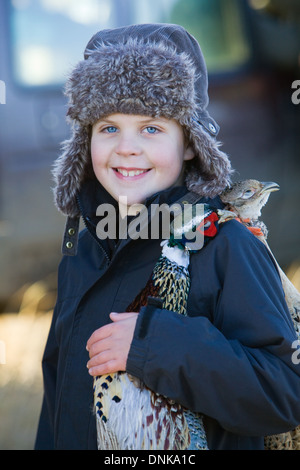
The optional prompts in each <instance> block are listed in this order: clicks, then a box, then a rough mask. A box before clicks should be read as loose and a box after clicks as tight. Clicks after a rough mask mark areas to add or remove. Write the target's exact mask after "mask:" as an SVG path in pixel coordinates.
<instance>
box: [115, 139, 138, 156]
mask: <svg viewBox="0 0 300 470" xmlns="http://www.w3.org/2000/svg"><path fill="white" fill-rule="evenodd" d="M115 152H116V153H117V154H118V155H122V156H125V157H127V156H130V155H139V154H140V153H141V147H140V145H139V142H138V138H137V136H135V135H132V134H130V133H128V134H127V133H124V134H123V133H121V134H120V136H119V139H118V142H117V144H116V147H115Z"/></svg>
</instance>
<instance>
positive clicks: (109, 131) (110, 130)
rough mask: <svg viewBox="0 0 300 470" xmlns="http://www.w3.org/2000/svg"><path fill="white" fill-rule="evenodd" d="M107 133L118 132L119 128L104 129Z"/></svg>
mask: <svg viewBox="0 0 300 470" xmlns="http://www.w3.org/2000/svg"><path fill="white" fill-rule="evenodd" d="M104 131H105V132H108V133H109V134H112V133H114V132H116V131H117V128H116V127H115V126H109V127H106V128H105V129H104Z"/></svg>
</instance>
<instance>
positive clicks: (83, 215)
mask: <svg viewBox="0 0 300 470" xmlns="http://www.w3.org/2000/svg"><path fill="white" fill-rule="evenodd" d="M76 200H77V204H78V207H79V210H80V213H81V217H82V220H83V223H84V226H85V228H86V229H87V230H88V232H89V233H90V235H91V236H92V237H93V239H94V240H95V241H96V242H97V244H98V245H99V247H100V248H101V250H102V252H103V254H104V256H105V258H106V260H107V263H108V264H110V262H111V259H110V257H109V254H108V253H107V251H106V250H105V248H104V247H103V246H102V245H101V243H100V240H99V239H98V238H97V237H95V235H94V234H93V232H92V230H91V228H90V225H93V223H92V221H91V220H90V218H89V217H87V216H86V215H85V213H84V211H83V208H82V205H81V201H80V199H79V196H78V195H77V196H76Z"/></svg>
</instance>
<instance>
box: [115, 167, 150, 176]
mask: <svg viewBox="0 0 300 470" xmlns="http://www.w3.org/2000/svg"><path fill="white" fill-rule="evenodd" d="M146 171H147V170H129V171H127V170H123V169H120V168H118V172H119V173H121V175H123V176H138V175H141V174H142V173H146Z"/></svg>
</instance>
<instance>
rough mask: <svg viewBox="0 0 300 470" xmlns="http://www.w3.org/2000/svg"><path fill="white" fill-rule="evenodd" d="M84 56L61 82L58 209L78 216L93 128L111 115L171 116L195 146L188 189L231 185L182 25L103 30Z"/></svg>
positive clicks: (194, 49)
mask: <svg viewBox="0 0 300 470" xmlns="http://www.w3.org/2000/svg"><path fill="white" fill-rule="evenodd" d="M84 57H85V58H84V60H83V61H81V62H79V64H77V66H76V67H75V69H74V70H73V72H72V73H71V75H70V77H69V79H68V81H67V84H66V95H67V97H68V99H69V109H68V113H67V115H68V117H69V119H70V120H71V121H72V122H73V135H72V137H71V139H70V140H68V141H66V142H65V143H64V145H63V153H62V155H61V156H60V157H59V158H58V160H57V161H56V164H55V167H54V171H53V174H54V178H55V183H56V186H55V189H54V192H55V199H56V205H57V207H58V208H59V210H60V211H61V212H63V213H64V214H65V215H68V216H70V217H76V216H78V215H79V211H78V208H77V203H76V194H77V192H78V191H79V190H80V187H81V184H82V182H83V181H84V180H85V179H86V178H87V176H88V175H89V174H90V172H91V158H90V136H91V127H92V125H93V124H94V123H95V122H96V121H97V120H99V119H100V118H101V117H104V116H107V115H109V114H113V113H125V114H140V115H148V116H152V117H158V116H161V117H165V118H169V119H176V120H177V121H178V122H179V124H181V125H182V126H183V129H184V131H185V134H186V135H187V137H188V139H189V141H190V144H191V145H192V147H193V149H194V151H195V158H194V159H193V160H191V161H190V162H186V163H187V167H186V168H187V171H186V184H187V187H188V189H189V190H191V191H193V192H196V193H198V194H200V195H203V196H207V197H214V196H216V195H217V194H219V193H220V192H221V191H222V190H223V189H224V188H225V187H226V186H227V185H228V184H229V182H230V173H231V166H230V162H229V160H228V157H227V155H226V154H224V153H223V152H221V151H220V150H219V143H218V142H217V141H216V135H217V133H218V130H219V128H218V125H217V124H216V122H215V121H214V120H213V119H212V118H211V117H210V115H209V114H208V111H207V109H206V108H207V105H208V93H207V88H208V83H207V70H206V66H205V61H204V58H203V55H202V52H201V50H200V47H199V44H198V43H197V41H196V40H195V39H194V38H193V37H192V36H191V35H190V34H189V33H188V32H187V31H186V30H185V29H184V28H182V27H181V26H177V25H168V24H144V25H132V26H126V27H122V28H117V29H112V30H103V31H100V32H99V33H97V34H96V35H95V36H93V38H92V39H91V40H90V42H89V43H88V45H87V48H86V50H85V56H84Z"/></svg>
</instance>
